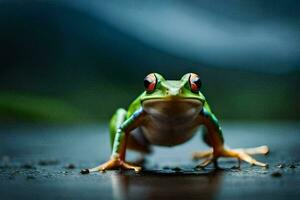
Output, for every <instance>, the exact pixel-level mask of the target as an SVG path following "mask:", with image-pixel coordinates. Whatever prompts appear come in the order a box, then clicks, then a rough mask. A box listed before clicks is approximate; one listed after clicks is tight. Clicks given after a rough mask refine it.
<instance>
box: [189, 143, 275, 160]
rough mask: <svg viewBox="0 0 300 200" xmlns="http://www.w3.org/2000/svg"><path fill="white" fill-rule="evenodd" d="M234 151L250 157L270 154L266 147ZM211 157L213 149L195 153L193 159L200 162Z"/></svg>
mask: <svg viewBox="0 0 300 200" xmlns="http://www.w3.org/2000/svg"><path fill="white" fill-rule="evenodd" d="M233 150H234V151H237V152H243V153H246V154H248V155H258V154H262V155H266V154H268V153H269V148H268V147H267V146H266V145H263V146H259V147H254V148H245V149H233ZM211 155H213V149H210V150H207V151H198V152H194V153H193V159H194V160H199V159H203V158H208V157H210V156H211Z"/></svg>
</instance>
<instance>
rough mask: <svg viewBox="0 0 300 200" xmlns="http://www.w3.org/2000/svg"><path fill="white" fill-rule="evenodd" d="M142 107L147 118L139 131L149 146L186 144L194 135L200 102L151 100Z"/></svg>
mask: <svg viewBox="0 0 300 200" xmlns="http://www.w3.org/2000/svg"><path fill="white" fill-rule="evenodd" d="M143 106H144V110H145V111H146V112H147V117H146V119H145V121H144V123H143V124H142V126H141V130H142V133H143V134H144V136H145V137H146V139H147V140H148V141H149V142H150V143H151V144H154V145H161V146H174V145H177V144H181V143H184V142H186V141H187V140H189V139H190V138H191V137H193V135H194V134H195V132H196V129H197V126H198V124H197V122H196V118H197V116H198V115H199V112H200V110H201V108H202V105H201V102H199V101H197V100H184V101H168V102H166V101H158V100H156V101H155V100H151V101H149V102H147V103H144V104H143Z"/></svg>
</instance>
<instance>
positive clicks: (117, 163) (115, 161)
mask: <svg viewBox="0 0 300 200" xmlns="http://www.w3.org/2000/svg"><path fill="white" fill-rule="evenodd" d="M110 169H126V170H134V171H135V172H140V171H141V170H142V168H141V167H140V166H135V165H132V164H129V163H126V162H125V161H123V160H121V159H120V158H111V159H110V160H109V161H107V162H105V163H103V164H101V165H99V166H97V167H94V168H91V169H83V170H81V174H88V173H90V172H103V171H105V170H110Z"/></svg>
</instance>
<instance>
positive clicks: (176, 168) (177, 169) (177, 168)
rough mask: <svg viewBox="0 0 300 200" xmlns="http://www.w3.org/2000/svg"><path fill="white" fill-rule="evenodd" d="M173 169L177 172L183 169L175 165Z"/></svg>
mask: <svg viewBox="0 0 300 200" xmlns="http://www.w3.org/2000/svg"><path fill="white" fill-rule="evenodd" d="M172 170H173V171H175V172H180V171H181V170H182V169H181V168H179V167H174V168H172Z"/></svg>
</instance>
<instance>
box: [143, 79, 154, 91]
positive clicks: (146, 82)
mask: <svg viewBox="0 0 300 200" xmlns="http://www.w3.org/2000/svg"><path fill="white" fill-rule="evenodd" d="M151 83H152V81H150V80H149V79H147V78H145V80H144V86H145V88H146V89H147V88H148V87H149V85H150V84H151Z"/></svg>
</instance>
